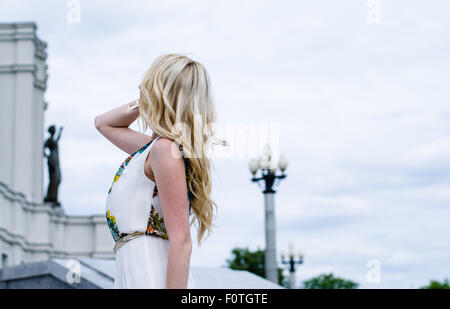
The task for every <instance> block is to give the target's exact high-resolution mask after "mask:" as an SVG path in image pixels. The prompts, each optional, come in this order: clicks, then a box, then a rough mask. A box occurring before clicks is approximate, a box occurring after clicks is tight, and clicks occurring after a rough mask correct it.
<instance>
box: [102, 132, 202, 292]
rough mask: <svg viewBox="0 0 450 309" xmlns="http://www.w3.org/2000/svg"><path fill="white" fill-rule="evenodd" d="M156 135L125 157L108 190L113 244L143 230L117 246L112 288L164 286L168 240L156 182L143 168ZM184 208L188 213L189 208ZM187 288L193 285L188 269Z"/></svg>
mask: <svg viewBox="0 0 450 309" xmlns="http://www.w3.org/2000/svg"><path fill="white" fill-rule="evenodd" d="M158 139H159V137H157V138H156V139H154V140H152V141H151V142H149V143H148V144H146V145H144V146H143V147H142V148H140V149H138V150H137V151H136V152H134V153H133V154H131V155H130V156H129V157H128V158H127V159H125V161H124V162H123V163H122V164H121V165H120V167H119V170H118V171H117V173H116V175H115V177H114V180H113V183H112V185H111V188H110V189H109V191H108V196H107V199H106V217H107V223H108V227H109V229H110V231H111V235H112V236H113V238H114V240H115V241H116V246H115V247H117V244H118V243H120V242H117V240H118V239H119V238H120V237H121V236H122V237H123V235H126V234H131V233H134V232H140V234H142V233H145V234H144V235H141V236H139V237H136V238H134V239H131V240H128V241H127V242H125V243H123V244H122V245H121V246H120V247H119V248H118V249H117V251H116V255H115V268H116V273H115V279H114V288H119V289H124V288H131V289H134V288H137V289H146V288H155V289H165V288H166V271H167V262H168V257H169V246H170V243H169V240H168V236H167V231H166V229H165V226H164V220H163V218H164V216H163V212H162V207H161V205H160V201H159V195H158V192H157V187H156V184H155V183H154V182H153V181H151V180H150V179H149V178H148V177H147V176H146V175H145V172H144V163H145V159H146V158H147V155H148V153H149V151H150V149H151V148H152V145H154V143H155V142H156V141H157V140H158ZM186 211H189V213H190V209H189V210H186ZM190 214H191V213H190ZM115 249H116V248H115ZM187 288H188V289H195V288H196V285H195V281H194V278H193V276H192V274H191V271H189V278H188V284H187Z"/></svg>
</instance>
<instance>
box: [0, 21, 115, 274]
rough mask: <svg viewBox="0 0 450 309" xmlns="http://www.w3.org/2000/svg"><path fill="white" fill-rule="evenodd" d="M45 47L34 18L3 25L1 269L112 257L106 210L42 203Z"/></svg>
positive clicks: (0, 47)
mask: <svg viewBox="0 0 450 309" xmlns="http://www.w3.org/2000/svg"><path fill="white" fill-rule="evenodd" d="M46 48H47V44H46V43H45V42H43V41H41V40H39V38H38V37H37V36H36V25H35V24H34V23H12V24H9V23H8V24H0V141H1V146H0V170H1V171H2V172H1V173H0V256H1V259H0V268H1V267H4V266H13V265H17V264H20V263H27V262H35V261H41V260H47V259H49V258H67V257H72V256H77V257H91V258H113V251H112V246H113V240H112V238H111V236H110V235H109V231H108V228H107V226H106V224H105V222H106V221H105V217H104V215H98V216H67V215H65V214H64V213H63V211H62V209H58V208H59V207H58V208H56V209H54V208H53V207H52V206H51V205H49V204H45V203H43V192H45V190H44V187H43V172H44V171H43V166H44V163H45V161H44V156H43V145H44V142H43V141H44V112H45V109H46V105H47V104H46V102H45V101H44V93H45V89H46V85H47V77H48V76H47V64H46V58H47V52H46Z"/></svg>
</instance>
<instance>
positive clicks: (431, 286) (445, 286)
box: [421, 279, 450, 289]
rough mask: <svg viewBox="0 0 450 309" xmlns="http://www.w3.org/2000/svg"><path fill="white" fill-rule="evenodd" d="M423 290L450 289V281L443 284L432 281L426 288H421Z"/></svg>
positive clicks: (446, 280)
mask: <svg viewBox="0 0 450 309" xmlns="http://www.w3.org/2000/svg"><path fill="white" fill-rule="evenodd" d="M421 289H450V285H449V283H448V279H445V280H444V281H443V282H442V283H441V282H439V281H437V280H431V281H430V283H429V284H428V285H426V286H423V287H421Z"/></svg>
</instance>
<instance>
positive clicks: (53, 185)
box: [44, 125, 63, 206]
mask: <svg viewBox="0 0 450 309" xmlns="http://www.w3.org/2000/svg"><path fill="white" fill-rule="evenodd" d="M62 129H63V127H62V126H61V127H60V128H59V134H58V137H57V138H56V139H55V138H53V137H54V135H55V132H56V129H55V126H54V125H51V126H50V127H49V128H48V132H49V133H50V137H49V138H48V139H47V140H46V141H45V144H44V156H45V157H46V158H47V162H48V176H49V180H50V181H49V184H48V190H47V196H46V197H45V199H44V202H49V203H52V204H53V206H61V203H60V202H58V186H59V184H60V183H61V169H60V167H59V150H58V141H59V138H60V137H61V131H62ZM45 148H48V149H49V150H50V154H49V155H47V154H46V152H45Z"/></svg>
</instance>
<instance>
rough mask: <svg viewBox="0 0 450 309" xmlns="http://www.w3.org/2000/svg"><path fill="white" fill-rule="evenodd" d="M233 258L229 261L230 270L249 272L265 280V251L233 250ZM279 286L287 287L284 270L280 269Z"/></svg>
mask: <svg viewBox="0 0 450 309" xmlns="http://www.w3.org/2000/svg"><path fill="white" fill-rule="evenodd" d="M231 254H232V258H231V259H228V260H227V264H228V268H231V269H235V270H247V271H249V272H251V273H254V274H255V275H258V276H260V277H263V278H265V277H266V270H265V257H264V254H265V250H261V249H259V248H258V250H256V251H250V250H249V248H248V247H247V248H233V249H232V250H231ZM278 284H280V285H283V286H286V281H285V280H284V276H283V269H281V268H278Z"/></svg>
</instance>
